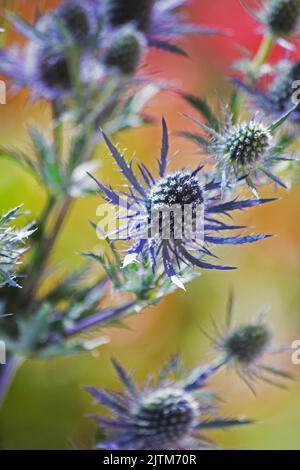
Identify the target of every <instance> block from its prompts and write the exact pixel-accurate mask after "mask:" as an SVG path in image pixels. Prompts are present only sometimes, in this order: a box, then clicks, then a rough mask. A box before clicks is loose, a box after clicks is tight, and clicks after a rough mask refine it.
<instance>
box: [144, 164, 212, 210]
mask: <svg viewBox="0 0 300 470" xmlns="http://www.w3.org/2000/svg"><path fill="white" fill-rule="evenodd" d="M150 201H151V203H152V204H153V205H154V206H159V205H167V206H171V205H173V204H174V205H175V204H180V205H184V204H202V203H203V201H204V194H203V189H202V187H201V185H200V183H199V180H198V178H197V177H196V176H194V175H193V174H192V173H183V172H180V171H177V172H176V173H173V174H170V175H166V176H165V177H164V178H162V179H161V180H159V181H158V182H157V183H156V185H155V186H154V187H153V188H152V190H151V193H150Z"/></svg>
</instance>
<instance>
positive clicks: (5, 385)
mask: <svg viewBox="0 0 300 470" xmlns="http://www.w3.org/2000/svg"><path fill="white" fill-rule="evenodd" d="M22 363H23V359H21V358H19V357H16V356H13V355H9V356H8V357H7V361H6V364H3V365H0V407H1V406H2V404H3V402H4V400H5V397H6V395H7V393H8V390H9V388H10V386H11V384H12V382H13V380H14V377H15V375H16V373H17V371H18V369H19V367H20V366H21V364H22Z"/></svg>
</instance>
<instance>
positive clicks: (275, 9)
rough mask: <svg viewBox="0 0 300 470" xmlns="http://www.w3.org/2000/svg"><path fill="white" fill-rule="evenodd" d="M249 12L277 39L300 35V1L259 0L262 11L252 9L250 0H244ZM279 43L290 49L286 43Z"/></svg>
mask: <svg viewBox="0 0 300 470" xmlns="http://www.w3.org/2000/svg"><path fill="white" fill-rule="evenodd" d="M243 4H244V5H245V6H246V8H247V10H248V11H250V13H252V14H253V15H254V17H255V18H256V19H258V20H259V21H260V22H261V23H262V24H264V25H265V27H266V28H267V30H268V31H269V32H270V33H271V34H272V35H274V36H275V37H279V38H280V37H283V38H284V37H286V38H291V37H293V36H294V37H297V36H298V34H299V20H300V1H299V0H259V5H260V9H259V10H255V9H253V8H252V7H251V4H250V2H249V0H243ZM279 42H280V43H281V44H282V45H283V46H285V47H287V48H289V47H291V46H290V45H289V44H288V43H287V42H286V41H282V40H280V39H279Z"/></svg>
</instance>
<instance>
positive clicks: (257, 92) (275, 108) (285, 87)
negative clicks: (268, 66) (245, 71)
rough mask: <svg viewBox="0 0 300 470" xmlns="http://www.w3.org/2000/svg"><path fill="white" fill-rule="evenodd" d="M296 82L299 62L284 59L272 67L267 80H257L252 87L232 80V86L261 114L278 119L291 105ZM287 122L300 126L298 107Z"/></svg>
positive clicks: (298, 77)
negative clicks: (245, 96)
mask: <svg viewBox="0 0 300 470" xmlns="http://www.w3.org/2000/svg"><path fill="white" fill-rule="evenodd" d="M264 78H266V77H264ZM297 80H300V62H299V61H296V62H292V61H291V60H288V59H285V60H280V61H279V62H278V63H277V64H276V65H275V66H273V67H272V70H271V73H270V74H269V77H268V79H267V80H262V79H261V80H259V79H257V80H256V83H255V84H254V86H251V85H249V84H247V83H245V82H243V81H240V80H233V84H234V85H235V86H237V87H238V88H240V89H242V90H243V91H244V92H245V93H246V94H247V95H248V96H249V97H250V98H251V99H252V100H253V104H254V105H255V107H256V108H258V109H259V110H260V111H261V112H262V113H264V114H265V115H270V114H271V115H273V116H275V117H280V116H281V115H282V114H284V113H287V112H288V111H289V109H290V108H291V106H292V104H293V96H292V95H293V93H294V91H295V89H294V87H293V84H294V82H295V81H297ZM287 122H288V123H291V124H294V125H296V126H297V127H298V126H299V125H300V105H298V106H297V107H296V108H295V109H294V111H293V112H292V113H291V114H290V115H289V116H288V119H287Z"/></svg>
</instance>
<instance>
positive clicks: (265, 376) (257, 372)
mask: <svg viewBox="0 0 300 470" xmlns="http://www.w3.org/2000/svg"><path fill="white" fill-rule="evenodd" d="M214 344H215V348H216V350H217V351H219V352H220V353H221V358H220V362H221V363H223V364H224V365H228V366H231V367H233V368H234V369H235V370H236V372H237V373H238V375H239V377H241V378H242V380H243V381H244V382H245V383H246V384H247V385H248V386H249V387H250V388H251V390H252V391H255V390H254V387H253V382H255V381H257V380H261V381H264V382H267V383H270V384H272V385H276V386H278V387H281V388H285V384H284V383H283V382H282V381H278V380H277V379H278V378H281V379H292V376H291V375H290V374H289V373H288V372H286V371H284V370H282V369H279V368H277V367H274V366H273V365H272V364H269V363H265V362H264V358H265V356H266V355H267V354H272V353H279V352H281V351H283V350H285V349H287V348H286V347H283V346H277V345H274V344H273V332H272V329H271V328H270V326H269V325H268V324H267V322H266V321H265V319H264V316H263V315H261V314H260V315H257V316H256V317H255V318H254V319H253V320H252V322H247V323H244V324H242V325H240V326H236V327H235V326H233V299H232V296H230V299H229V302H228V309H227V317H226V325H225V327H224V328H223V329H222V331H221V332H220V331H218V332H217V338H216V339H215V340H214Z"/></svg>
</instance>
